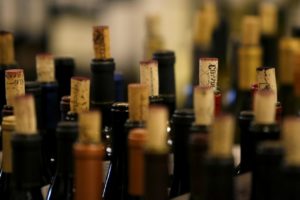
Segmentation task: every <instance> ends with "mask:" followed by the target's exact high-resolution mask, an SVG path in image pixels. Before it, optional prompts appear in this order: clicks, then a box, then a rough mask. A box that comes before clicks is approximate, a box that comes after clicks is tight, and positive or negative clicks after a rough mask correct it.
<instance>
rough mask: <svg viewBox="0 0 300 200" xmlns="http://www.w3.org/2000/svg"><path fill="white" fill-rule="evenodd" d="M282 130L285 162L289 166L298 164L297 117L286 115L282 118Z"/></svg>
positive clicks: (298, 130)
mask: <svg viewBox="0 0 300 200" xmlns="http://www.w3.org/2000/svg"><path fill="white" fill-rule="evenodd" d="M282 132H283V134H282V137H283V144H284V148H285V162H286V164H287V165H289V166H300V145H299V141H300V134H299V132H300V119H299V117H286V118H285V119H284V120H283V126H282Z"/></svg>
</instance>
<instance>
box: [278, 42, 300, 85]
mask: <svg viewBox="0 0 300 200" xmlns="http://www.w3.org/2000/svg"><path fill="white" fill-rule="evenodd" d="M299 49H300V42H299V40H298V39H295V38H289V37H285V38H282V39H281V40H280V42H279V80H280V83H282V84H284V85H292V84H293V81H294V54H295V52H297V51H299Z"/></svg>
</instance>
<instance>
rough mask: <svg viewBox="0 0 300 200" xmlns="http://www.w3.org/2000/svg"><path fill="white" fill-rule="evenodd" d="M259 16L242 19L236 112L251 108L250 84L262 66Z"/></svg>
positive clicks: (254, 81) (254, 80)
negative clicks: (257, 69)
mask: <svg viewBox="0 0 300 200" xmlns="http://www.w3.org/2000/svg"><path fill="white" fill-rule="evenodd" d="M259 38H260V24H259V19H258V17H255V16H245V17H244V19H243V21H242V39H241V40H242V41H241V46H240V48H239V49H238V63H239V64H238V65H239V67H238V77H239V79H238V91H237V99H236V100H237V102H236V113H237V114H238V113H240V111H242V110H250V109H251V98H250V97H251V90H250V86H251V84H253V83H256V68H257V67H259V66H261V64H262V63H261V62H262V49H261V47H260V46H259Z"/></svg>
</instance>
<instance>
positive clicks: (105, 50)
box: [93, 26, 111, 59]
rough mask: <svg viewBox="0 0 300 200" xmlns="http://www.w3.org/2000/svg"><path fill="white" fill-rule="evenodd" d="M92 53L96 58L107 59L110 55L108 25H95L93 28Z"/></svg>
mask: <svg viewBox="0 0 300 200" xmlns="http://www.w3.org/2000/svg"><path fill="white" fill-rule="evenodd" d="M93 42H94V53H95V58H96V59H108V58H111V55H110V34H109V27H108V26H95V27H94V29H93Z"/></svg>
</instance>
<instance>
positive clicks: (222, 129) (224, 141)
mask: <svg viewBox="0 0 300 200" xmlns="http://www.w3.org/2000/svg"><path fill="white" fill-rule="evenodd" d="M233 140H234V118H233V117H232V116H230V115H220V116H218V117H217V118H216V119H215V122H214V124H213V128H212V132H211V133H210V135H209V140H208V142H209V144H208V154H209V155H210V156H212V157H216V158H221V159H226V158H230V157H232V146H233Z"/></svg>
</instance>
